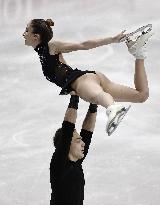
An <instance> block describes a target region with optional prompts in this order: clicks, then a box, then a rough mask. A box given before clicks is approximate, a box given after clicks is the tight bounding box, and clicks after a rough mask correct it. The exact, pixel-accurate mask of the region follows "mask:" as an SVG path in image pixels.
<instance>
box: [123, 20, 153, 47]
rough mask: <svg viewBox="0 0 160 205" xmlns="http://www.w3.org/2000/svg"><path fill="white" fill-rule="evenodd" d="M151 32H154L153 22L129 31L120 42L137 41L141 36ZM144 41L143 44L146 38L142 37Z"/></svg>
mask: <svg viewBox="0 0 160 205" xmlns="http://www.w3.org/2000/svg"><path fill="white" fill-rule="evenodd" d="M150 32H152V24H147V25H145V26H142V27H140V28H138V29H137V30H135V31H133V32H131V33H128V34H126V36H125V37H123V38H122V39H121V40H120V42H123V41H130V40H132V41H134V40H135V41H136V40H137V39H138V38H139V37H140V36H142V35H144V34H149V33H150ZM142 39H143V40H142V42H141V44H143V42H144V40H145V38H142Z"/></svg>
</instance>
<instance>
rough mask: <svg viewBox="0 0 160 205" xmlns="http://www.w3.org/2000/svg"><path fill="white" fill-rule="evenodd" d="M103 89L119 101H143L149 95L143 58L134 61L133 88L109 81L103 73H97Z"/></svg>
mask: <svg viewBox="0 0 160 205" xmlns="http://www.w3.org/2000/svg"><path fill="white" fill-rule="evenodd" d="M97 75H98V76H99V77H100V82H101V86H102V88H103V90H104V91H105V92H107V93H109V94H111V95H112V97H113V98H114V99H115V100H116V101H119V102H134V103H138V102H144V101H146V100H147V98H148V95H149V88H148V81H147V76H146V72H145V67H144V60H142V59H137V60H136V61H135V75H134V84H135V89H133V88H130V87H127V86H124V85H120V84H116V83H113V82H111V81H110V80H109V79H108V78H107V77H106V76H105V75H103V74H101V73H97Z"/></svg>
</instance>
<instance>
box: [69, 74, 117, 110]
mask: <svg viewBox="0 0 160 205" xmlns="http://www.w3.org/2000/svg"><path fill="white" fill-rule="evenodd" d="M72 88H73V89H74V90H75V91H76V93H77V95H79V96H80V97H81V98H82V99H83V100H85V101H87V102H91V103H95V104H98V105H101V106H103V107H105V108H107V107H109V106H110V105H113V104H114V99H113V97H112V96H111V95H110V94H109V93H106V92H105V91H104V90H103V88H102V87H101V85H100V79H99V77H98V76H97V75H95V74H85V75H83V76H81V77H80V78H78V79H77V80H76V81H75V82H74V83H72Z"/></svg>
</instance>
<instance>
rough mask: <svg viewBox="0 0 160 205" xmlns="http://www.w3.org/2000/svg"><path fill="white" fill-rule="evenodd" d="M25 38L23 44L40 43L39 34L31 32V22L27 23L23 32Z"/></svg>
mask: <svg viewBox="0 0 160 205" xmlns="http://www.w3.org/2000/svg"><path fill="white" fill-rule="evenodd" d="M23 37H24V39H25V45H27V46H33V47H36V46H37V45H38V44H39V43H40V36H39V35H38V34H35V33H33V28H32V26H31V22H29V23H28V24H27V27H26V30H25V32H24V33H23Z"/></svg>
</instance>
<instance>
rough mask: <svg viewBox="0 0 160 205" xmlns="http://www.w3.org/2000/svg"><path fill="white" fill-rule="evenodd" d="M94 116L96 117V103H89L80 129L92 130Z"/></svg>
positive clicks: (94, 121)
mask: <svg viewBox="0 0 160 205" xmlns="http://www.w3.org/2000/svg"><path fill="white" fill-rule="evenodd" d="M96 117H97V105H96V104H91V103H90V106H89V109H88V112H87V114H86V117H85V119H84V121H83V125H82V129H83V130H87V131H90V132H93V131H94V128H95V123H96Z"/></svg>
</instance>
